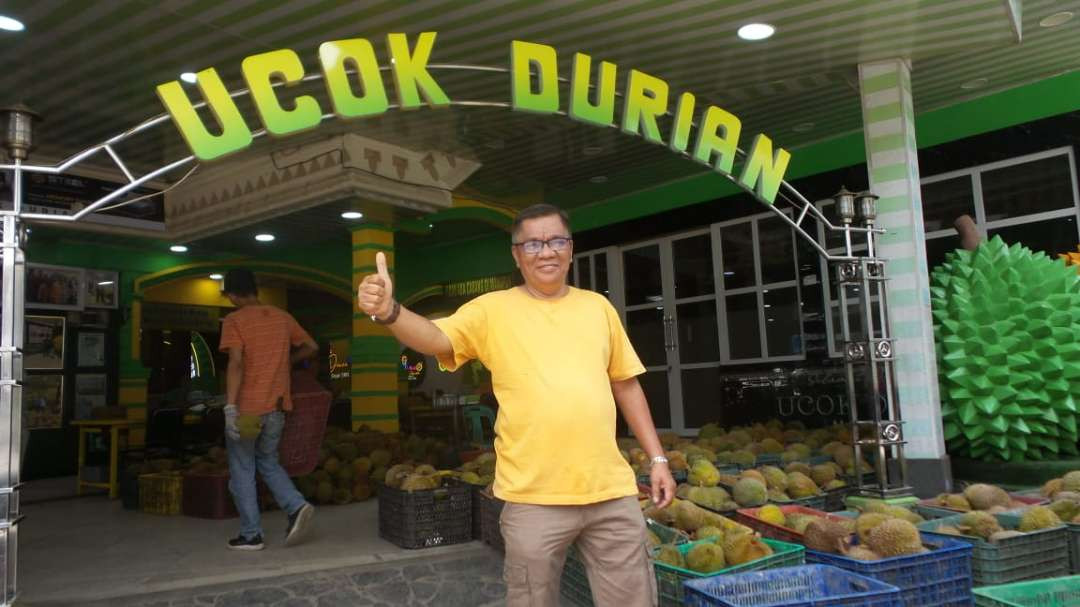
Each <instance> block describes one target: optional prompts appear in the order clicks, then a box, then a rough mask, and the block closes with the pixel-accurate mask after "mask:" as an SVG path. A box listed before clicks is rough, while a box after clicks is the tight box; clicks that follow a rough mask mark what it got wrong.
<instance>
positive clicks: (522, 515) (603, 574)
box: [499, 497, 656, 607]
mask: <svg viewBox="0 0 1080 607" xmlns="http://www.w3.org/2000/svg"><path fill="white" fill-rule="evenodd" d="M499 522H500V525H501V527H502V535H503V540H504V541H505V542H506V560H505V564H504V569H503V579H504V580H505V581H506V604H507V607H558V605H559V582H560V580H561V578H562V569H563V563H564V562H565V561H566V552H567V550H568V549H569V548H570V545H571V544H573V543H574V542H575V541H576V542H577V546H578V549H579V550H580V551H581V555H582V559H583V560H584V561H585V568H586V571H587V572H588V575H589V586H590V587H591V588H592V594H593V602H594V603H595V604H596V607H653V606H654V605H656V578H655V576H654V574H653V568H652V564H651V563H650V561H649V555H648V548H647V545H648V540H647V538H646V534H645V519H644V518H642V516H641V508H640V507H639V506H638V502H637V498H636V497H624V498H620V499H615V500H610V501H606V502H600V503H598V504H589V505H586V506H536V505H532V504H515V503H510V502H507V503H506V505H505V506H504V507H503V511H502V516H501V517H500V519H499Z"/></svg>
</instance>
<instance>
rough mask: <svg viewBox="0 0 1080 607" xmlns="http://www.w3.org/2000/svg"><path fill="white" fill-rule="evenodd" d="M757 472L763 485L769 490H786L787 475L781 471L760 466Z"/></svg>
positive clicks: (774, 467) (771, 467) (773, 467)
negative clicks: (761, 477) (762, 480)
mask: <svg viewBox="0 0 1080 607" xmlns="http://www.w3.org/2000/svg"><path fill="white" fill-rule="evenodd" d="M758 472H760V473H761V475H762V476H763V477H764V479H765V485H766V486H767V487H768V488H769V489H779V490H780V491H784V490H786V489H787V474H785V473H784V471H783V470H781V469H779V468H777V467H776V466H762V467H761V468H760V469H758Z"/></svg>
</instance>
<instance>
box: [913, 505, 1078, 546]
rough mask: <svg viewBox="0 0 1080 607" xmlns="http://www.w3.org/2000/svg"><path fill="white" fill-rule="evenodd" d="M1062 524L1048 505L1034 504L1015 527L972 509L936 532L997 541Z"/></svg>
mask: <svg viewBox="0 0 1080 607" xmlns="http://www.w3.org/2000/svg"><path fill="white" fill-rule="evenodd" d="M1061 525H1062V523H1061V519H1060V518H1058V515H1057V514H1056V513H1055V512H1054V511H1053V510H1051V509H1050V508H1048V507H1046V506H1032V507H1030V508H1027V509H1026V510H1024V511H1023V512H1022V513H1021V514H1020V524H1019V525H1017V526H1016V528H1015V529H1012V528H1007V527H1003V526H1002V525H1001V522H1000V521H999V520H998V518H997V517H996V516H994V515H993V514H990V513H989V512H983V511H978V510H975V511H972V512H968V513H966V514H964V515H963V516H962V517H961V519H960V522H958V523H957V524H955V525H941V526H940V527H938V528H937V529H935V530H934V531H935V533H944V534H946V535H963V536H968V537H977V538H980V539H982V540H985V541H987V542H990V543H997V542H1000V541H1002V540H1007V539H1009V538H1013V537H1020V536H1022V535H1024V534H1025V533H1032V532H1035V531H1041V530H1043V529H1052V528H1054V527H1060V526H1061Z"/></svg>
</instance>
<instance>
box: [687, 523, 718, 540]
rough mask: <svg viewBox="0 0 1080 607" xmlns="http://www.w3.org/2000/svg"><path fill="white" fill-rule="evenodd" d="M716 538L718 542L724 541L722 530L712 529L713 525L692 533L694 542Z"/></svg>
mask: <svg viewBox="0 0 1080 607" xmlns="http://www.w3.org/2000/svg"><path fill="white" fill-rule="evenodd" d="M717 538H719V540H720V541H723V540H724V530H723V529H720V528H719V527H714V526H713V525H705V526H703V527H698V530H697V531H695V532H694V539H695V540H708V539H712V540H716V539H717Z"/></svg>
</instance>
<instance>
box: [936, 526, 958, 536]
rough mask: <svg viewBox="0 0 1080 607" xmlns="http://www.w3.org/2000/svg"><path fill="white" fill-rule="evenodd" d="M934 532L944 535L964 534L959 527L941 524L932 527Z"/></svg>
mask: <svg viewBox="0 0 1080 607" xmlns="http://www.w3.org/2000/svg"><path fill="white" fill-rule="evenodd" d="M934 533H941V534H944V535H964V532H962V531H960V528H959V527H956V526H953V525H942V526H940V527H938V528H937V529H934Z"/></svg>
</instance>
